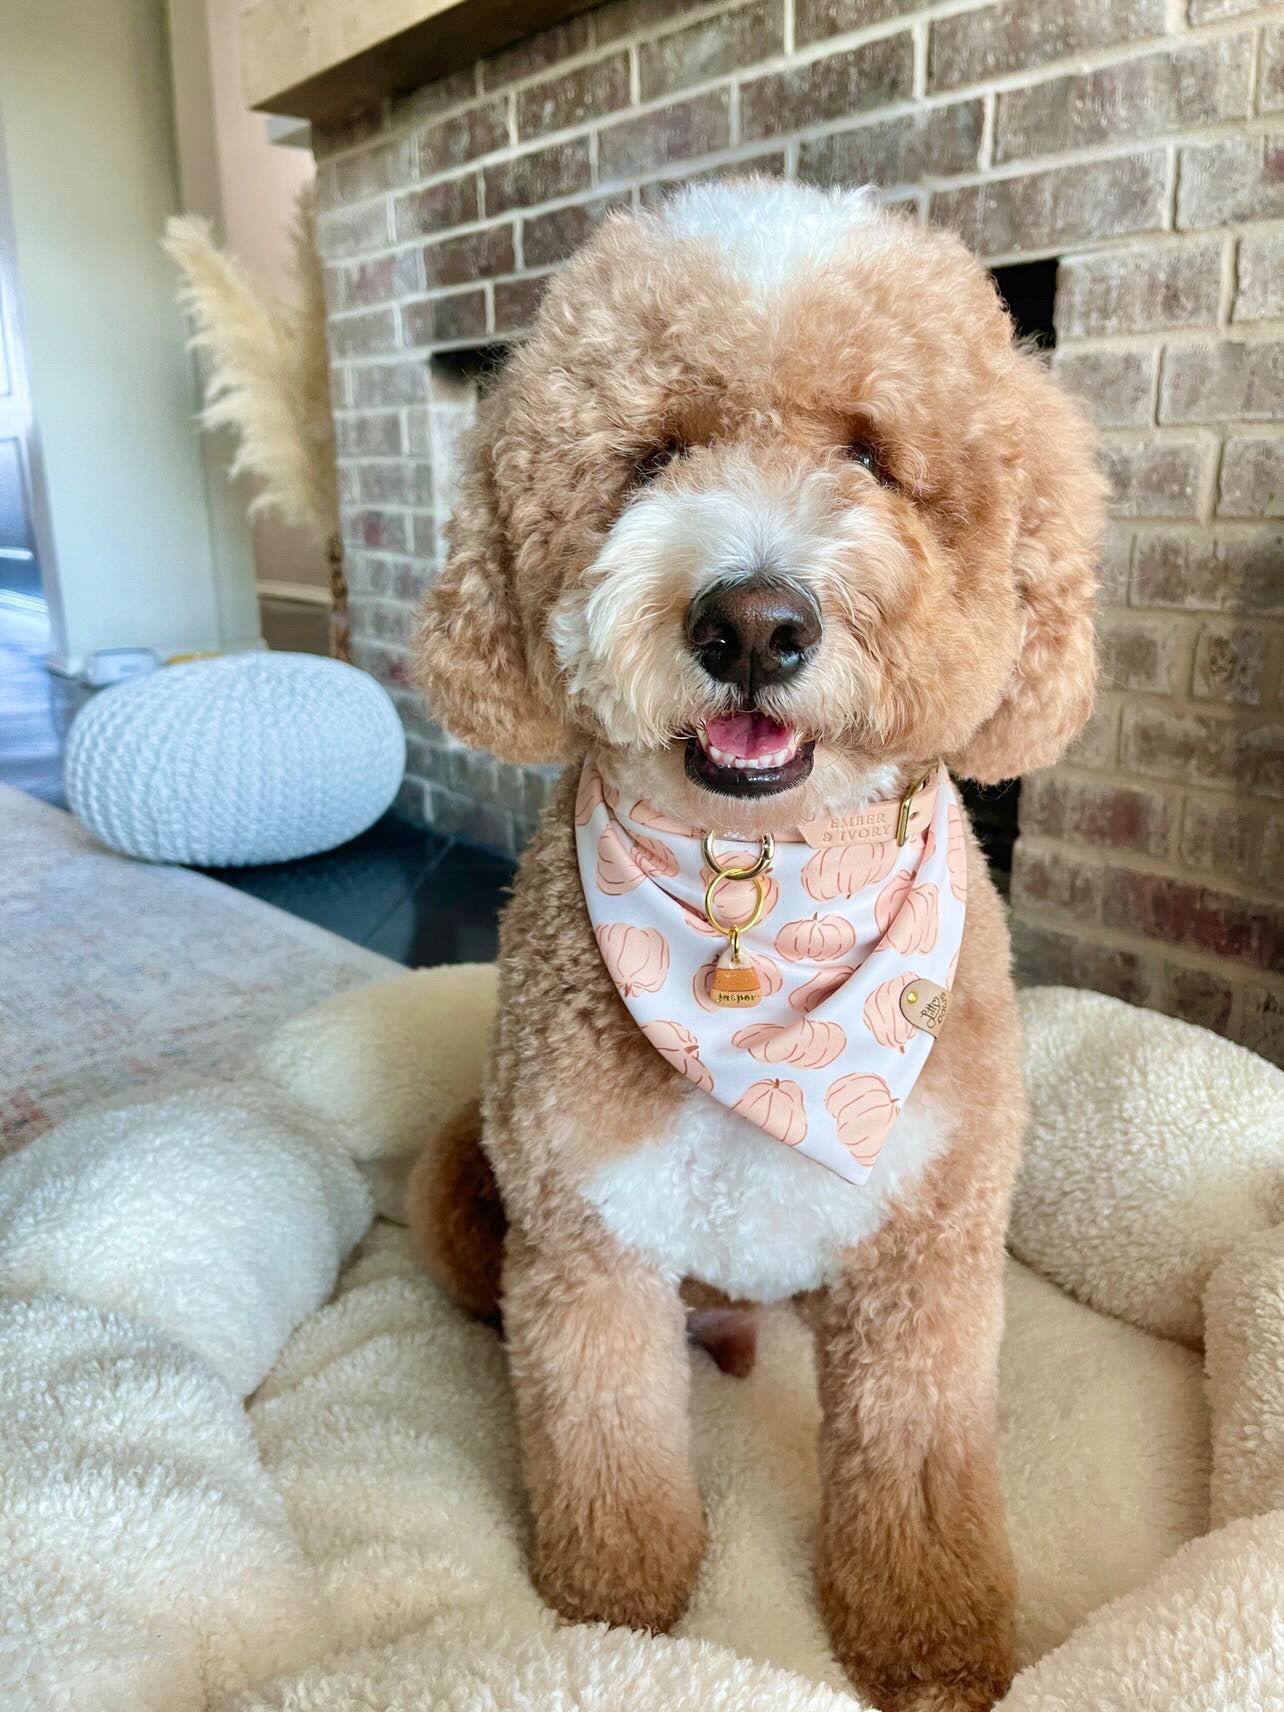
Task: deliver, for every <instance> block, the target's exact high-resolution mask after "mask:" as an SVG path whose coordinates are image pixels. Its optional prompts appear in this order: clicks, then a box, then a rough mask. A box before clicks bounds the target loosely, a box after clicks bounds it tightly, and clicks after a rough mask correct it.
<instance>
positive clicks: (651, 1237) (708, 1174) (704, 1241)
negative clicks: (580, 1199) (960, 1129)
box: [583, 1093, 949, 1302]
mask: <svg viewBox="0 0 1284 1712" xmlns="http://www.w3.org/2000/svg"><path fill="white" fill-rule="evenodd" d="M948 1136H949V1124H948V1123H947V1122H946V1121H945V1119H944V1117H943V1115H942V1113H941V1112H940V1111H939V1110H938V1109H937V1108H936V1107H935V1106H929V1105H927V1104H926V1103H925V1102H920V1101H912V1102H911V1103H910V1105H909V1107H908V1108H907V1109H906V1111H904V1112H903V1113H902V1115H901V1117H900V1118H899V1119H898V1120H897V1123H896V1126H895V1128H894V1129H893V1130H892V1133H891V1135H890V1136H889V1137H888V1139H887V1145H886V1146H885V1147H884V1149H883V1152H882V1154H881V1155H880V1157H879V1160H878V1163H877V1164H876V1165H875V1166H874V1170H873V1173H872V1175H871V1176H870V1178H869V1180H868V1182H866V1183H862V1184H860V1185H857V1184H854V1183H845V1182H844V1181H843V1180H842V1178H841V1177H836V1176H835V1175H834V1173H833V1172H832V1171H827V1170H826V1169H825V1167H824V1166H823V1165H817V1164H816V1163H815V1162H814V1161H813V1160H810V1159H807V1158H805V1157H804V1156H803V1155H802V1154H798V1153H795V1152H793V1151H792V1149H790V1148H788V1147H786V1146H785V1145H784V1144H783V1143H782V1142H779V1141H774V1140H773V1139H772V1138H771V1137H770V1136H768V1135H764V1133H763V1132H762V1130H760V1129H759V1128H758V1127H757V1126H756V1125H755V1124H751V1123H748V1122H747V1121H746V1120H745V1119H744V1118H741V1117H737V1116H736V1115H735V1114H734V1113H733V1112H730V1111H728V1110H727V1108H726V1107H725V1106H722V1105H719V1104H718V1102H717V1101H716V1100H713V1099H711V1098H709V1096H708V1095H706V1094H699V1093H697V1094H693V1095H692V1096H690V1097H689V1098H687V1099H684V1100H683V1101H682V1102H681V1105H680V1107H679V1110H678V1114H677V1117H676V1119H675V1120H674V1123H673V1126H672V1128H671V1129H670V1130H669V1132H668V1133H667V1134H665V1135H663V1136H661V1137H659V1138H658V1139H657V1141H656V1143H655V1145H654V1146H651V1147H647V1148H643V1149H641V1150H639V1151H638V1152H636V1153H632V1154H630V1155H629V1156H628V1157H627V1158H626V1159H620V1160H616V1161H614V1162H612V1163H611V1164H610V1165H607V1166H604V1167H603V1168H602V1169H601V1170H600V1171H598V1172H596V1173H595V1174H594V1175H593V1176H592V1177H591V1178H590V1179H589V1180H588V1182H587V1183H586V1184H585V1186H584V1191H583V1193H584V1197H585V1199H586V1200H587V1201H589V1202H590V1203H591V1204H592V1205H593V1206H594V1207H596V1208H597V1210H598V1212H599V1214H600V1215H601V1217H602V1220H603V1222H604V1223H605V1224H606V1226H607V1228H608V1230H610V1231H611V1232H612V1234H613V1235H614V1236H615V1237H616V1238H617V1239H618V1241H620V1242H621V1243H623V1244H624V1246H625V1247H627V1248H632V1249H636V1250H638V1251H639V1252H640V1253H642V1254H644V1255H646V1256H647V1258H648V1259H650V1260H652V1261H654V1262H655V1263H656V1265H658V1266H660V1267H661V1268H662V1269H663V1270H664V1271H665V1272H666V1273H668V1274H669V1275H670V1276H671V1277H673V1278H674V1279H681V1278H698V1279H700V1280H701V1282H702V1283H705V1284H712V1285H714V1286H715V1287H716V1288H717V1289H719V1290H725V1291H726V1292H727V1294H728V1295H731V1296H746V1297H749V1298H751V1299H752V1300H754V1301H758V1302H774V1301H780V1300H781V1299H782V1298H784V1297H786V1296H792V1295H794V1294H795V1293H796V1292H797V1291H799V1290H813V1289H815V1288H816V1287H817V1286H818V1285H820V1284H823V1283H824V1282H825V1281H826V1279H827V1278H829V1277H830V1276H831V1275H832V1273H833V1271H834V1269H835V1267H836V1265H837V1262H838V1259H839V1257H840V1255H841V1254H842V1252H843V1250H844V1249H847V1248H850V1247H852V1246H854V1245H855V1244H856V1243H859V1242H862V1241H864V1239H865V1238H866V1237H869V1236H872V1235H873V1234H874V1233H875V1232H876V1231H877V1230H878V1229H879V1227H880V1226H881V1225H882V1223H883V1221H884V1220H885V1218H886V1217H887V1214H888V1211H889V1209H890V1207H891V1206H892V1204H893V1203H894V1202H895V1201H896V1200H897V1199H898V1198H899V1197H900V1196H901V1195H902V1194H903V1193H904V1192H905V1190H906V1189H908V1188H910V1187H912V1185H913V1183H914V1182H915V1181H916V1180H917V1178H918V1177H919V1176H920V1175H921V1173H922V1171H923V1170H924V1168H925V1167H926V1166H927V1165H928V1163H929V1162H930V1161H931V1160H932V1159H934V1158H935V1157H936V1155H937V1154H938V1153H940V1152H941V1151H942V1149H943V1148H944V1146H945V1143H946V1141H947V1140H948Z"/></svg>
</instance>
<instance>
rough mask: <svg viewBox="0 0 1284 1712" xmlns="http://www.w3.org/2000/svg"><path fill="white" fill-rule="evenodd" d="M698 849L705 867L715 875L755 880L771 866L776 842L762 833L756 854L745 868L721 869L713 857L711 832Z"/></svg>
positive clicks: (733, 878)
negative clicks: (701, 852)
mask: <svg viewBox="0 0 1284 1712" xmlns="http://www.w3.org/2000/svg"><path fill="white" fill-rule="evenodd" d="M700 848H701V850H702V851H703V852H704V860H705V865H706V867H709V868H712V869H713V871H714V874H715V875H721V876H722V877H723V878H725V879H728V880H755V879H757V877H758V875H759V874H765V873H766V871H767V869H768V868H769V867H770V866H771V862H772V858H773V857H774V856H775V854H776V841H775V839H774V838H773V837H772V836H771V834H770V833H769V832H764V833H763V835H762V838H761V840H760V842H759V849H758V854H757V856H756V858H755V859H754V861H753V862H751V863H750V865H749V866H748V867H747V868H723V867H722V866H721V865H720V864H719V862H718V858H717V856H715V855H714V850H713V834H712V833H711V832H706V833H705V835H704V843H703V844H702V845H701V847H700Z"/></svg>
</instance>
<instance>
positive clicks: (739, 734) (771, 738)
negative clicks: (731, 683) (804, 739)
mask: <svg viewBox="0 0 1284 1712" xmlns="http://www.w3.org/2000/svg"><path fill="white" fill-rule="evenodd" d="M704 730H705V736H706V737H707V738H708V739H709V741H710V743H712V744H713V746H714V748H715V749H721V750H722V752H723V754H724V755H735V756H737V757H738V758H739V759H740V760H742V761H752V760H754V759H755V757H756V756H758V755H774V754H775V752H776V750H777V749H783V748H784V746H785V744H786V743H788V741H789V739H790V737H791V736H792V732H791V730H790V728H789V726H787V725H782V724H781V723H780V721H779V720H778V719H768V717H767V715H766V714H765V713H733V714H729V715H728V716H727V718H726V719H711V720H710V721H709V723H708V724H707V725H706V726H705V728H704Z"/></svg>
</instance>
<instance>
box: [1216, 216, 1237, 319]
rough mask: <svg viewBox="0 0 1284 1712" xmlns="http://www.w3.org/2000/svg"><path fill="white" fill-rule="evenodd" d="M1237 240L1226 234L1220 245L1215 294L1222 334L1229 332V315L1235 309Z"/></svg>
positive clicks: (1230, 233) (1229, 233) (1233, 236)
mask: <svg viewBox="0 0 1284 1712" xmlns="http://www.w3.org/2000/svg"><path fill="white" fill-rule="evenodd" d="M1238 242H1239V240H1238V239H1237V238H1236V237H1235V235H1234V233H1232V232H1228V233H1227V234H1226V238H1225V241H1224V242H1223V244H1222V256H1221V263H1222V271H1221V278H1220V280H1219V282H1218V283H1219V289H1218V294H1217V325H1218V327H1219V328H1220V329H1221V330H1222V332H1223V334H1225V333H1227V332H1229V331H1230V327H1231V315H1232V313H1233V311H1234V308H1235V294H1236V290H1237V288H1238V284H1239V281H1238V277H1237V271H1236V266H1235V250H1236V247H1237V244H1238Z"/></svg>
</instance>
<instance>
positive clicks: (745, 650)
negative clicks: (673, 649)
mask: <svg viewBox="0 0 1284 1712" xmlns="http://www.w3.org/2000/svg"><path fill="white" fill-rule="evenodd" d="M686 628H687V641H688V643H689V644H690V646H691V652H692V653H693V654H694V655H695V657H696V659H697V660H699V662H700V664H701V665H702V666H703V667H704V669H705V671H706V672H708V674H709V676H710V677H711V678H716V679H717V681H718V682H719V683H720V684H737V685H739V687H740V689H741V690H742V691H743V692H744V694H745V696H746V697H747V698H748V699H749V700H750V701H752V700H753V698H754V696H755V694H756V693H757V691H758V690H759V689H766V688H767V686H768V685H769V684H783V683H786V682H788V680H789V679H790V678H792V677H793V675H794V674H795V672H797V671H799V670H800V669H801V668H802V666H804V665H805V664H806V661H807V656H808V655H809V654H810V653H811V651H812V649H813V648H815V646H816V644H817V643H818V642H819V641H820V636H821V622H820V613H819V611H818V610H817V607H816V603H815V601H813V600H812V598H811V596H810V595H808V594H806V593H804V592H803V590H802V589H799V588H795V587H794V586H793V584H791V583H785V582H772V581H771V580H770V579H768V578H766V577H750V578H748V579H746V581H744V582H734V583H716V584H715V585H714V587H713V588H711V589H707V590H706V591H705V593H704V594H702V595H700V596H699V597H698V598H697V599H695V600H693V601H692V602H691V605H690V606H689V607H688V608H687V625H686Z"/></svg>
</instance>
